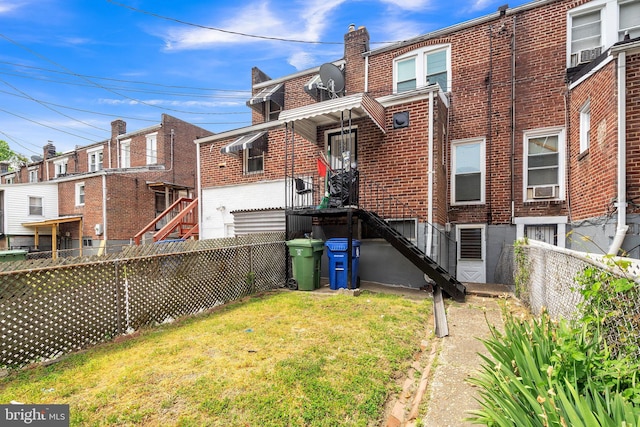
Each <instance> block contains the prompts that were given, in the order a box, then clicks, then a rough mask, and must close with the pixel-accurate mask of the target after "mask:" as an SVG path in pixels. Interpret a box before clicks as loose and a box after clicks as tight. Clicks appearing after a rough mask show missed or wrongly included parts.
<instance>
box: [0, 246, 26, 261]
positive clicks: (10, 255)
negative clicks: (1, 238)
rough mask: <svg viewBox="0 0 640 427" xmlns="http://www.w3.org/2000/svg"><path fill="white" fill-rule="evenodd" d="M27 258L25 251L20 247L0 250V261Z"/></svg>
mask: <svg viewBox="0 0 640 427" xmlns="http://www.w3.org/2000/svg"><path fill="white" fill-rule="evenodd" d="M25 259H27V251H25V250H21V249H11V250H8V251H0V262H10V261H24V260H25Z"/></svg>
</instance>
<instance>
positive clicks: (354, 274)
mask: <svg viewBox="0 0 640 427" xmlns="http://www.w3.org/2000/svg"><path fill="white" fill-rule="evenodd" d="M348 245H349V240H348V239H347V238H345V237H339V238H334V239H329V240H327V241H326V242H325V246H326V247H327V256H328V257H329V288H331V289H334V290H336V289H340V288H345V289H346V288H347V287H348V277H349V276H348V273H347V263H348V259H347V258H348V256H347V255H348V250H349V248H348ZM351 247H352V252H351V287H352V288H357V287H358V285H359V281H358V264H359V260H360V241H359V240H355V239H353V240H351Z"/></svg>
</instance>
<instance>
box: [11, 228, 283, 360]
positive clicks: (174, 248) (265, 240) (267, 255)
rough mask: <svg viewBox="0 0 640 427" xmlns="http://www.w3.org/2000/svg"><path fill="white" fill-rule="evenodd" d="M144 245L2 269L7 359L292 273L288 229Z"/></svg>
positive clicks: (38, 356)
mask: <svg viewBox="0 0 640 427" xmlns="http://www.w3.org/2000/svg"><path fill="white" fill-rule="evenodd" d="M212 242H213V243H212ZM138 248H140V249H135V250H132V251H129V253H127V251H125V252H123V253H121V254H120V255H121V257H120V258H115V259H114V258H113V257H111V258H110V259H107V260H100V261H92V262H85V263H76V264H69V265H61V266H54V267H43V268H33V269H29V270H19V271H5V272H2V273H0V367H4V368H7V367H21V366H24V365H26V364H29V363H32V362H38V361H43V360H48V359H53V358H56V357H59V356H61V355H64V354H67V353H69V352H72V351H74V350H78V349H82V348H86V347H88V346H91V345H95V344H97V343H100V342H105V341H109V340H111V339H112V338H114V337H115V336H117V335H121V334H125V333H129V332H132V331H135V330H138V329H140V328H142V327H145V326H150V325H156V324H160V323H163V322H170V321H172V320H173V319H176V318H178V317H180V316H185V315H190V314H195V313H199V312H202V311H204V310H207V309H210V308H212V307H215V306H218V305H221V304H224V303H226V302H229V301H233V300H236V299H238V298H241V297H243V296H246V295H250V294H252V293H255V292H260V291H265V290H269V289H274V288H277V287H280V286H282V285H283V284H284V283H285V281H286V278H285V265H286V264H285V262H286V247H285V244H284V233H276V234H269V235H260V236H256V235H252V236H246V237H243V238H231V239H219V240H212V241H202V242H198V243H197V244H194V243H191V242H178V243H166V244H159V245H146V246H141V247H138Z"/></svg>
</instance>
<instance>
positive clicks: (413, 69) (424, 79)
mask: <svg viewBox="0 0 640 427" xmlns="http://www.w3.org/2000/svg"><path fill="white" fill-rule="evenodd" d="M450 55H451V53H450V48H449V46H444V45H438V46H429V47H428V48H423V49H419V50H417V51H412V52H409V53H407V54H405V55H402V56H400V57H399V58H397V59H396V60H395V65H394V88H395V92H396V93H400V92H406V91H409V90H413V89H417V88H421V87H425V86H427V85H430V84H434V83H438V84H439V85H440V88H441V89H442V90H443V91H445V92H446V91H449V90H451V58H450Z"/></svg>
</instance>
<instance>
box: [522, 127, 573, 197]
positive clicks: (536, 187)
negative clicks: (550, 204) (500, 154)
mask: <svg viewBox="0 0 640 427" xmlns="http://www.w3.org/2000/svg"><path fill="white" fill-rule="evenodd" d="M564 157H565V148H564V129H560V128H554V129H540V130H535V131H529V132H525V134H524V177H523V178H524V190H525V196H524V197H525V200H538V199H557V198H562V197H563V194H564V178H563V177H564Z"/></svg>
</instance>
